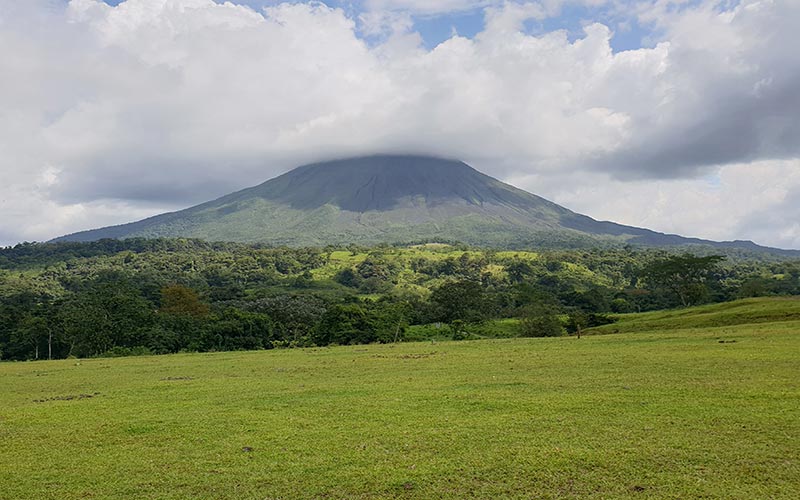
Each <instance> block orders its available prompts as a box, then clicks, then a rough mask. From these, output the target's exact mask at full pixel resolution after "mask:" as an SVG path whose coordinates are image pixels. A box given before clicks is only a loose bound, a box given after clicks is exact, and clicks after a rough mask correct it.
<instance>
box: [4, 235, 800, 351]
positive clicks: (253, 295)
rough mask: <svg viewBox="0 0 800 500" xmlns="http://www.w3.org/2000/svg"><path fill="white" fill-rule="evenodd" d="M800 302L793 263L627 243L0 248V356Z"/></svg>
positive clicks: (553, 325)
mask: <svg viewBox="0 0 800 500" xmlns="http://www.w3.org/2000/svg"><path fill="white" fill-rule="evenodd" d="M798 293H800V264H799V263H798V262H796V261H790V260H784V259H772V260H763V259H762V260H759V259H752V258H751V259H741V258H727V259H726V258H725V257H724V256H721V255H714V254H707V255H695V254H688V253H670V252H666V251H663V250H647V249H637V248H630V247H629V248H618V249H599V250H593V251H585V250H580V251H577V250H574V251H547V252H522V251H515V252H504V251H497V250H482V249H473V248H468V247H463V246H453V245H449V246H415V247H392V246H385V245H384V246H379V247H369V248H364V247H357V246H352V245H351V246H349V247H344V248H335V247H326V248H301V249H293V248H270V247H265V246H260V245H244V244H234V243H207V242H203V241H199V240H186V239H171V240H144V239H132V240H121V241H120V240H102V241H100V242H94V243H59V244H31V243H27V244H21V245H17V246H15V247H10V248H6V249H0V359H10V360H26V359H46V358H65V357H68V356H77V357H87V356H99V355H129V354H144V353H154V354H159V353H175V352H181V351H191V352H195V351H223V350H242V349H271V348H277V347H296V346H325V345H331V344H355V343H373V342H396V341H400V340H403V339H404V338H405V336H406V333H407V332H408V331H409V328H411V327H412V326H413V325H430V324H436V325H443V327H444V328H445V329H446V331H447V332H449V333H450V334H451V335H452V337H453V338H467V337H469V336H470V335H474V334H475V333H476V332H481V331H482V329H481V325H484V324H486V322H488V321H492V320H495V319H503V318H518V319H519V320H520V321H519V329H518V334H519V335H529V336H540V335H558V334H562V333H563V332H564V330H565V329H566V330H568V331H577V332H580V331H581V329H582V328H586V327H589V326H592V325H596V324H602V323H603V322H607V321H610V320H611V319H610V317H609V314H610V313H625V312H636V311H646V310H653V309H664V308H671V307H685V306H689V305H694V304H699V303H704V302H721V301H726V300H732V299H735V298H740V297H748V296H759V295H789V294H798Z"/></svg>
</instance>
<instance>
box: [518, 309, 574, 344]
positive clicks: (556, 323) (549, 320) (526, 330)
mask: <svg viewBox="0 0 800 500" xmlns="http://www.w3.org/2000/svg"><path fill="white" fill-rule="evenodd" d="M561 335H564V328H563V327H562V326H561V320H560V319H559V317H558V314H556V310H555V308H554V307H551V306H544V305H538V306H533V307H530V308H528V309H526V310H525V313H524V314H523V316H522V318H521V319H520V336H522V337H560V336H561Z"/></svg>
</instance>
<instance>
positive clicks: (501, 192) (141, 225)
mask: <svg viewBox="0 0 800 500" xmlns="http://www.w3.org/2000/svg"><path fill="white" fill-rule="evenodd" d="M131 237H146V238H158V237H191V238H200V239H205V240H209V241H234V242H259V243H267V244H271V245H288V246H309V245H319V246H324V245H329V244H333V245H336V244H349V243H358V244H377V243H415V242H428V241H440V242H453V241H458V242H463V243H466V244H472V245H480V246H492V247H505V248H521V247H528V248H530V247H557V248H583V247H597V246H619V245H622V244H626V243H630V244H636V245H647V246H675V245H704V246H710V247H717V248H738V249H743V250H747V251H754V252H759V251H769V252H778V253H781V252H782V253H786V254H797V255H800V252H791V251H779V250H774V249H767V248H764V247H759V246H758V245H755V244H753V243H752V242H741V241H737V242H726V243H717V242H710V241H705V240H700V239H694V238H683V237H680V236H676V235H667V234H662V233H657V232H654V231H650V230H647V229H641V228H635V227H630V226H624V225H620V224H615V223H612V222H600V221H596V220H594V219H592V218H590V217H587V216H585V215H581V214H577V213H575V212H572V211H571V210H568V209H566V208H564V207H561V206H559V205H557V204H555V203H552V202H550V201H547V200H545V199H543V198H541V197H539V196H536V195H534V194H531V193H528V192H526V191H523V190H521V189H517V188H515V187H513V186H511V185H508V184H505V183H503V182H500V181H498V180H497V179H494V178H492V177H489V176H487V175H485V174H482V173H480V172H478V171H477V170H475V169H473V168H472V167H470V166H468V165H467V164H465V163H463V162H460V161H453V160H443V159H438V158H429V157H420V156H390V155H383V156H371V157H363V158H353V159H346V160H337V161H330V162H323V163H316V164H312V165H306V166H303V167H299V168H296V169H294V170H292V171H290V172H287V173H285V174H283V175H281V176H279V177H276V178H274V179H272V180H269V181H267V182H265V183H263V184H261V185H259V186H255V187H252V188H248V189H244V190H242V191H238V192H236V193H232V194H229V195H227V196H223V197H222V198H219V199H217V200H214V201H210V202H207V203H204V204H201V205H198V206H195V207H191V208H188V209H186V210H181V211H179V212H174V213H168V214H163V215H158V216H155V217H151V218H149V219H145V220H142V221H138V222H133V223H130V224H124V225H121V226H113V227H107V228H101V229H95V230H91V231H84V232H80V233H75V234H71V235H67V236H63V237H61V238H58V239H57V240H56V241H95V240H99V239H103V238H131Z"/></svg>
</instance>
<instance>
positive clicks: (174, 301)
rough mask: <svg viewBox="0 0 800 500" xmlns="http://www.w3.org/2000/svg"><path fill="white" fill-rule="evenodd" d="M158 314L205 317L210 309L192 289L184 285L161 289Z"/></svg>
mask: <svg viewBox="0 0 800 500" xmlns="http://www.w3.org/2000/svg"><path fill="white" fill-rule="evenodd" d="M158 312H159V313H162V314H175V315H180V316H194V317H203V316H206V315H207V314H208V312H209V307H208V305H207V304H204V303H203V302H202V301H201V300H200V296H199V295H198V294H197V292H195V291H194V290H192V289H191V288H188V287H185V286H183V285H170V286H165V287H164V288H162V289H161V307H160V308H159V309H158Z"/></svg>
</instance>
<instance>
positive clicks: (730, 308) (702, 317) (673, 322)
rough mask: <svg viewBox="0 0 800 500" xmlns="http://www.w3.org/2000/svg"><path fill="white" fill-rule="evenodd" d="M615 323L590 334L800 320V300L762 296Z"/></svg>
mask: <svg viewBox="0 0 800 500" xmlns="http://www.w3.org/2000/svg"><path fill="white" fill-rule="evenodd" d="M615 319H617V321H616V322H615V323H613V324H610V325H604V326H600V327H596V328H592V329H590V330H587V332H589V333H595V334H604V333H634V332H644V331H655V330H686V329H708V328H717V327H727V326H738V325H755V324H759V323H781V322H787V321H795V322H796V321H800V297H796V296H795V297H763V298H751V299H744V300H736V301H733V302H725V303H722V304H708V305H704V306H698V307H690V308H686V309H671V310H668V311H651V312H646V313H639V314H621V315H617V316H616V317H615Z"/></svg>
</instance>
